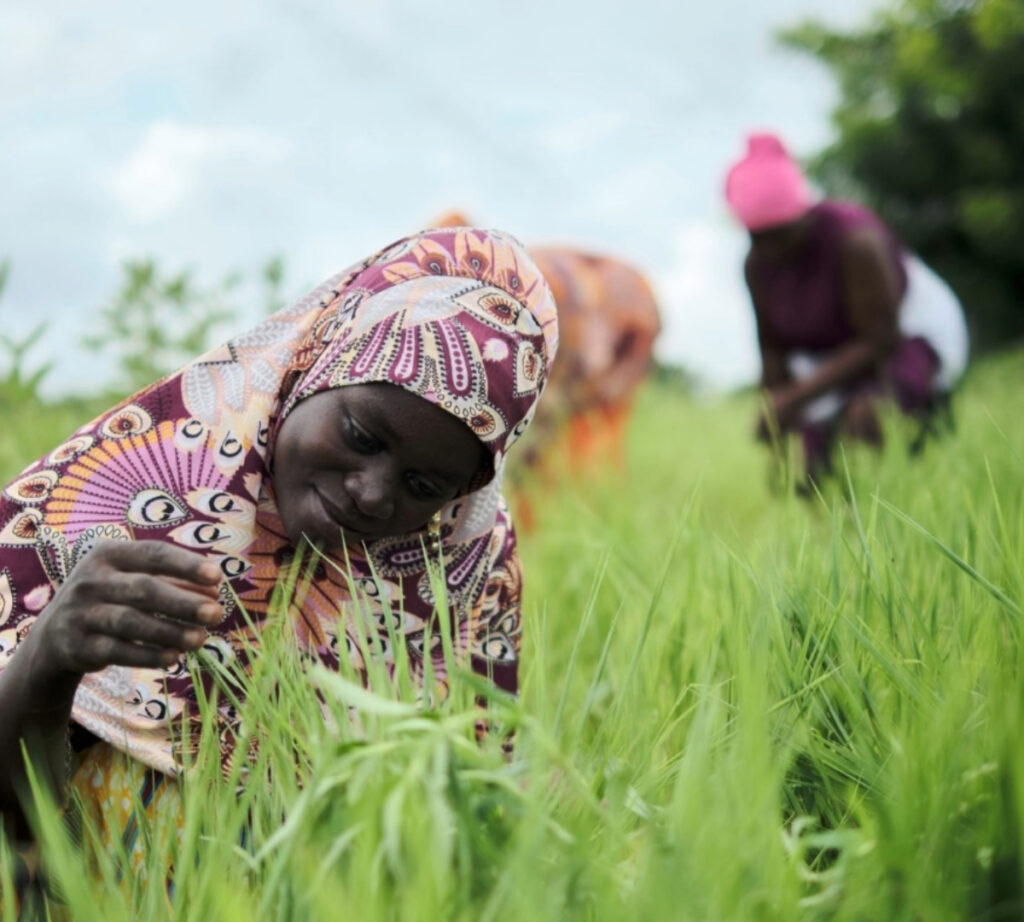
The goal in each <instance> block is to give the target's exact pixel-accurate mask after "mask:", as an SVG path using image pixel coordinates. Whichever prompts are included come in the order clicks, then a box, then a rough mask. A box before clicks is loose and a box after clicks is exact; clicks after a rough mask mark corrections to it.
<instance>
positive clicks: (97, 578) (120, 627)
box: [25, 541, 224, 677]
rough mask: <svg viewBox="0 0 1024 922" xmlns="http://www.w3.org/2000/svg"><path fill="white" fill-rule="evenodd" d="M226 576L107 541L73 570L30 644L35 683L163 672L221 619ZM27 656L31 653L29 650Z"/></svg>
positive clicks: (175, 554) (191, 558)
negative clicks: (129, 670) (116, 669)
mask: <svg viewBox="0 0 1024 922" xmlns="http://www.w3.org/2000/svg"><path fill="white" fill-rule="evenodd" d="M220 581H221V572H220V569H219V568H218V567H217V565H216V564H215V563H213V562H212V561H209V560H207V559H206V558H204V557H202V556H200V555H198V554H195V553H193V552H192V551H187V550H185V549H184V548H180V547H176V546H175V545H173V544H168V543H165V542H160V541H124V542H122V541H102V542H100V543H98V544H97V545H96V547H95V548H94V549H93V550H92V551H91V552H90V553H89V555H88V557H86V558H85V559H84V560H83V561H82V562H81V563H80V564H79V565H78V566H76V567H75V569H74V570H73V571H72V573H71V576H70V577H69V578H68V579H67V581H66V582H65V583H64V585H63V586H62V587H61V588H60V590H59V591H58V592H57V594H56V595H55V596H54V598H53V601H52V602H50V604H49V605H48V606H47V607H46V610H45V611H44V612H43V614H42V615H41V616H40V618H39V621H38V622H37V623H36V624H35V625H34V627H33V629H32V631H31V632H30V633H29V636H28V637H27V638H26V640H25V644H26V645H30V646H31V648H32V657H31V659H32V660H33V672H35V673H36V676H37V677H39V676H52V677H62V676H69V675H81V674H83V673H86V672H94V671H96V670H99V669H104V668H106V667H107V666H134V667H143V668H154V669H155V668H166V667H168V666H171V665H173V664H174V663H175V662H176V661H177V660H178V658H179V657H180V656H181V654H182V653H183V652H184V651H186V650H195V649H198V648H199V647H200V646H202V644H203V642H204V641H205V639H206V630H205V628H204V625H212V624H216V623H217V622H218V621H219V620H220V619H221V618H222V617H223V614H224V612H223V609H222V608H221V606H220V603H219V602H218V601H217V586H218V584H219V583H220ZM26 652H27V651H26Z"/></svg>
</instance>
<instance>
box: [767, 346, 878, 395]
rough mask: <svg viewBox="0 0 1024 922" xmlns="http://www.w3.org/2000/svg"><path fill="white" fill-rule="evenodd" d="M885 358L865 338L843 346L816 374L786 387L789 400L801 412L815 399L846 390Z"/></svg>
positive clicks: (876, 347)
mask: <svg viewBox="0 0 1024 922" xmlns="http://www.w3.org/2000/svg"><path fill="white" fill-rule="evenodd" d="M884 356H885V349H883V348H881V347H880V346H879V345H878V344H876V343H874V342H872V341H871V340H869V339H866V338H858V339H855V340H852V341H851V342H849V343H847V344H846V345H845V346H841V347H840V348H839V349H837V350H836V351H835V352H834V353H833V354H832V355H831V356H829V357H828V358H827V359H825V361H823V362H822V363H821V364H820V365H819V366H818V368H817V369H815V371H814V373H813V374H811V375H808V376H807V377H806V378H803V379H802V380H799V381H794V382H792V383H791V384H789V385H788V386H787V387H786V399H787V402H788V403H790V405H791V406H792V408H793V409H799V408H800V407H802V406H803V405H804V404H806V403H809V402H810V401H811V400H813V399H814V398H815V397H820V396H821V395H822V394H825V393H827V392H828V391H830V390H833V389H834V388H837V387H843V386H844V385H847V384H850V383H851V382H853V381H855V380H857V378H859V377H861V376H862V375H864V374H865V373H867V372H869V371H870V370H871V369H872V368H873V367H874V366H875V365H876V364H877V363H878V362H879V361H880V360H881V359H882V358H884Z"/></svg>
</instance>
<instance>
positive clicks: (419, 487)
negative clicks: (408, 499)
mask: <svg viewBox="0 0 1024 922" xmlns="http://www.w3.org/2000/svg"><path fill="white" fill-rule="evenodd" d="M406 482H407V483H408V484H409V489H410V490H411V491H412V494H413V496H415V497H417V498H418V499H440V498H441V497H442V496H443V495H444V491H443V490H441V488H440V487H438V486H437V484H435V483H432V482H431V481H429V480H427V478H426V477H422V476H420V475H419V474H410V475H409V476H408V477H407V478H406Z"/></svg>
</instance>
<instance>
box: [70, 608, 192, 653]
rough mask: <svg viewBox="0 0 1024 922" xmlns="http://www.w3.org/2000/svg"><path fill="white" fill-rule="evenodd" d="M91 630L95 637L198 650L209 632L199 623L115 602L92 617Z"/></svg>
mask: <svg viewBox="0 0 1024 922" xmlns="http://www.w3.org/2000/svg"><path fill="white" fill-rule="evenodd" d="M88 630H89V632H90V634H91V635H92V636H97V635H98V636H107V637H113V638H115V639H117V640H126V641H129V642H131V643H141V644H145V645H147V646H151V647H158V648H159V647H162V648H164V649H169V650H173V651H175V652H178V651H181V650H198V649H199V647H201V646H202V645H203V642H204V641H205V640H206V637H207V634H206V631H205V630H203V629H202V628H201V627H198V626H196V625H189V624H186V623H184V622H181V621H170V620H168V619H165V618H159V617H157V616H156V615H151V614H147V613H144V612H140V611H137V610H136V609H134V608H127V607H124V606H113V605H105V606H102V607H99V608H97V609H96V610H95V611H94V612H93V614H92V616H91V617H90V619H89V624H88ZM125 665H127V664H125Z"/></svg>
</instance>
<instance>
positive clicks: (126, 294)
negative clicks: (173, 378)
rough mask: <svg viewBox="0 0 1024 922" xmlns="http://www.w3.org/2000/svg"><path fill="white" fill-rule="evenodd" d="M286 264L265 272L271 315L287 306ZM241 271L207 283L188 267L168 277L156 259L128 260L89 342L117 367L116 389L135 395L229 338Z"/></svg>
mask: <svg viewBox="0 0 1024 922" xmlns="http://www.w3.org/2000/svg"><path fill="white" fill-rule="evenodd" d="M283 279H284V262H283V260H282V259H281V258H280V257H275V258H273V259H270V260H269V261H268V262H267V263H266V264H265V265H264V266H263V267H262V269H261V270H260V273H259V283H258V284H259V288H260V294H259V297H260V300H261V301H262V304H263V309H264V311H265V312H266V313H270V312H272V311H274V310H277V309H278V308H279V307H281V306H282V305H283V304H284V299H283V298H282V295H281V292H282V287H283ZM241 284H242V275H241V274H240V273H237V272H236V273H232V274H231V275H228V276H227V277H225V278H224V279H222V280H221V281H220V282H218V283H216V284H214V285H210V286H205V287H204V286H202V285H200V284H198V283H197V282H196V281H195V280H194V278H193V277H192V274H191V273H190V272H189V271H187V270H186V271H182V272H178V273H177V274H171V275H165V274H163V273H162V272H161V271H160V269H159V267H158V266H157V264H156V262H155V260H153V259H135V260H129V261H127V262H126V263H125V264H124V278H123V280H122V283H121V288H120V290H119V291H118V293H117V294H116V295H115V296H114V298H113V299H112V300H111V301H110V302H109V303H108V304H107V305H106V306H105V307H103V308H102V309H101V311H100V313H99V317H98V320H97V323H96V332H95V333H93V334H92V335H90V336H88V337H86V339H85V345H86V346H87V347H88V348H90V349H92V350H94V351H96V352H100V353H102V354H104V355H106V356H108V357H110V358H112V359H113V360H114V361H115V362H116V363H117V366H118V371H119V377H118V380H117V382H116V388H117V389H118V390H119V391H121V392H124V393H130V392H132V391H135V390H138V389H140V388H142V387H145V386H146V385H147V384H150V383H152V382H153V381H156V380H158V379H159V378H161V377H162V376H163V375H166V374H168V373H169V372H172V371H174V370H175V369H176V368H178V367H180V366H181V365H183V364H184V363H185V362H187V361H189V360H191V359H194V358H195V357H196V356H198V355H201V354H202V353H203V352H205V351H206V350H207V349H209V348H210V347H211V346H213V345H215V344H216V343H217V342H219V341H220V340H221V339H222V338H224V337H225V336H226V335H227V334H228V333H229V332H230V331H231V327H232V326H233V325H234V323H235V321H236V319H237V314H238V311H237V308H236V306H235V303H234V302H235V299H236V298H237V297H238V296H239V288H240V286H241Z"/></svg>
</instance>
